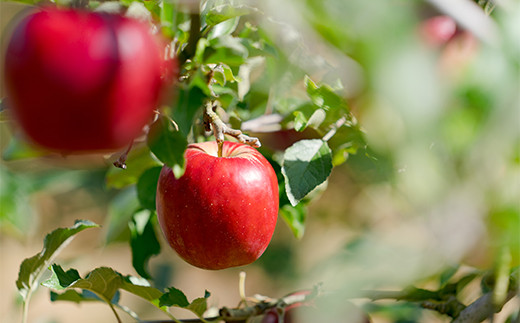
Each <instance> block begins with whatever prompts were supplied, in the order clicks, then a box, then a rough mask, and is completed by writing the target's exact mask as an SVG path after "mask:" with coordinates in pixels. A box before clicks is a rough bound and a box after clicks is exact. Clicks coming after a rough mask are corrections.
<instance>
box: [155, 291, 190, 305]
mask: <svg viewBox="0 0 520 323" xmlns="http://www.w3.org/2000/svg"><path fill="white" fill-rule="evenodd" d="M159 305H161V306H178V307H186V306H188V305H190V302H188V298H187V297H186V295H185V294H184V293H183V292H182V291H181V290H178V289H177V288H175V287H170V288H168V291H167V292H166V293H164V294H163V295H162V296H161V298H159Z"/></svg>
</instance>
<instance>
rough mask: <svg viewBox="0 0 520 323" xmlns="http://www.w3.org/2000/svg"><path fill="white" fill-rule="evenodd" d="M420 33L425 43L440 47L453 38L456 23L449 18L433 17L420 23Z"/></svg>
mask: <svg viewBox="0 0 520 323" xmlns="http://www.w3.org/2000/svg"><path fill="white" fill-rule="evenodd" d="M420 32H421V35H422V39H423V40H424V41H425V42H426V43H428V44H429V45H432V46H441V45H444V44H446V43H447V42H448V41H450V40H451V39H452V38H453V37H454V36H455V34H456V32H457V23H456V22H455V20H453V18H451V17H449V16H435V17H431V18H428V19H426V20H425V21H423V22H422V23H421V27H420Z"/></svg>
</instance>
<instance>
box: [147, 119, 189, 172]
mask: <svg viewBox="0 0 520 323" xmlns="http://www.w3.org/2000/svg"><path fill="white" fill-rule="evenodd" d="M187 146H188V141H187V140H186V136H185V135H184V134H183V133H182V132H180V131H179V130H177V129H175V125H174V124H173V122H172V121H171V119H169V118H168V117H165V116H160V117H159V118H158V119H157V120H156V121H155V122H154V123H153V124H152V125H151V126H150V132H149V133H148V147H150V150H151V151H152V152H153V153H154V155H155V156H157V158H159V160H161V161H162V162H163V163H165V164H166V165H168V166H169V167H170V168H172V169H173V172H174V173H175V176H176V177H180V176H182V174H183V173H184V151H185V150H186V147H187Z"/></svg>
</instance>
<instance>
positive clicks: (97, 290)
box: [16, 220, 210, 322]
mask: <svg viewBox="0 0 520 323" xmlns="http://www.w3.org/2000/svg"><path fill="white" fill-rule="evenodd" d="M97 226H98V225H97V224H95V223H93V222H91V221H88V220H78V221H76V222H75V223H74V225H73V226H71V227H69V228H59V229H56V230H54V231H52V232H51V233H49V234H48V235H47V236H46V237H45V239H44V243H43V249H42V251H41V252H40V253H38V254H36V255H34V256H33V257H30V258H27V259H25V260H24V261H23V262H22V264H21V265H20V271H19V275H18V280H17V281H16V286H17V287H18V290H19V292H20V294H21V295H22V298H23V303H24V314H25V315H27V309H28V306H29V301H30V299H31V295H32V293H33V292H34V291H35V290H36V288H37V287H38V285H39V283H40V280H41V277H42V276H43V274H44V273H45V271H46V270H47V269H48V268H50V269H51V277H50V278H48V279H47V280H45V281H44V282H42V285H43V286H46V287H48V288H51V289H53V290H54V291H52V292H51V301H70V302H76V303H80V302H89V301H104V302H106V303H107V304H108V305H109V306H110V308H111V309H112V311H113V312H114V314H115V316H116V318H117V320H118V322H120V321H121V319H120V318H119V315H118V314H117V312H116V311H115V309H114V307H117V308H119V309H121V310H123V311H124V312H126V313H128V314H129V315H130V316H132V317H133V318H135V319H136V320H138V319H139V318H138V316H137V314H136V313H134V312H133V311H132V310H131V309H129V308H127V307H125V306H123V305H121V304H119V296H120V291H121V290H122V291H126V292H128V293H131V294H134V295H136V296H139V297H141V298H142V299H144V300H146V301H148V302H150V303H151V304H153V305H154V306H156V307H157V308H159V309H160V310H162V311H163V312H165V313H166V314H167V315H168V316H169V317H170V318H171V319H173V320H174V321H177V320H176V319H175V318H174V317H173V316H172V315H171V314H170V313H169V312H168V310H167V307H171V306H175V307H180V308H184V309H187V310H189V311H191V312H193V313H194V314H195V315H197V316H198V317H201V318H202V314H204V312H205V311H206V309H207V302H206V300H207V298H208V297H209V296H210V294H209V292H207V291H206V292H205V294H204V296H203V297H201V298H197V299H194V300H193V301H192V302H189V301H188V299H187V298H186V295H184V293H183V292H182V291H180V290H178V289H176V288H174V287H171V288H169V289H168V290H167V291H165V292H162V291H160V290H158V289H157V288H154V287H151V286H150V284H149V282H148V281H147V280H146V279H143V278H140V277H134V276H124V275H122V274H120V273H118V272H116V271H115V270H114V269H112V268H108V267H99V268H96V269H94V270H92V271H91V272H90V273H88V274H87V275H86V276H85V278H81V276H80V274H79V273H78V271H77V270H76V269H72V268H71V269H68V270H64V269H63V268H62V267H61V266H60V265H57V264H53V261H54V259H55V258H56V256H57V255H58V254H59V252H60V251H61V250H62V249H63V248H64V247H65V246H66V245H67V244H68V243H69V242H70V241H71V240H72V239H73V238H74V236H75V235H76V234H78V233H79V232H81V231H83V230H85V229H88V228H94V227H97ZM78 290H81V292H78Z"/></svg>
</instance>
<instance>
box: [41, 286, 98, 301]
mask: <svg viewBox="0 0 520 323" xmlns="http://www.w3.org/2000/svg"><path fill="white" fill-rule="evenodd" d="M95 295H96V294H94V293H91V292H85V291H82V292H81V293H79V292H78V291H76V290H74V289H68V290H67V291H65V292H64V293H61V294H59V293H56V292H53V291H51V302H56V301H69V302H74V303H77V304H79V303H81V302H92V301H99V300H100V299H99V297H97V296H95Z"/></svg>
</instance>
